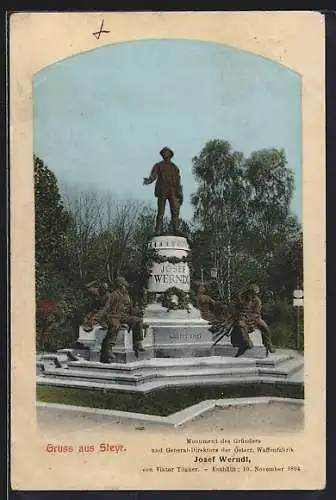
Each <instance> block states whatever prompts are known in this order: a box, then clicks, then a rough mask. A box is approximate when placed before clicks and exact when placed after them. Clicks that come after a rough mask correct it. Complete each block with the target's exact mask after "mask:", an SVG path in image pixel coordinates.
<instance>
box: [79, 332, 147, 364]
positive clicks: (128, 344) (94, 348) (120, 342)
mask: <svg viewBox="0 0 336 500" xmlns="http://www.w3.org/2000/svg"><path fill="white" fill-rule="evenodd" d="M105 335H106V329H104V328H101V327H100V326H96V327H95V328H93V330H91V331H89V332H86V331H85V330H83V328H82V327H80V329H79V337H78V339H77V342H79V343H80V344H82V345H83V346H84V348H86V349H88V350H89V356H88V359H89V361H99V360H100V351H101V344H102V342H103V339H104V337H105ZM112 350H113V353H114V354H115V356H116V358H115V359H114V360H113V362H114V363H127V362H129V361H136V360H139V359H140V360H143V359H148V358H150V357H152V356H153V348H152V345H151V342H149V343H148V342H147V349H145V351H144V352H141V351H140V352H139V353H137V354H136V353H135V352H134V350H133V341H132V332H131V331H130V332H129V331H128V329H127V328H121V329H120V330H119V332H118V335H117V338H116V343H115V346H114V347H113V349H112Z"/></svg>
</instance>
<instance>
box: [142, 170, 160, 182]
mask: <svg viewBox="0 0 336 500" xmlns="http://www.w3.org/2000/svg"><path fill="white" fill-rule="evenodd" d="M157 176H158V167H157V165H154V167H153V168H152V170H151V173H150V176H149V177H144V180H143V183H144V185H145V186H146V185H147V184H152V182H154V181H156V179H157Z"/></svg>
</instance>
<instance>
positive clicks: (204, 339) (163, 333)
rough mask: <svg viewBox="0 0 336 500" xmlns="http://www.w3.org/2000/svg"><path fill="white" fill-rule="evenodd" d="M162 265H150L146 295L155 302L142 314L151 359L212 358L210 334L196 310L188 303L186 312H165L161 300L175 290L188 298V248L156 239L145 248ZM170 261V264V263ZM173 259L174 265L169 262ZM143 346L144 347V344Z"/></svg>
mask: <svg viewBox="0 0 336 500" xmlns="http://www.w3.org/2000/svg"><path fill="white" fill-rule="evenodd" d="M148 248H149V249H154V250H155V251H156V254H157V255H158V256H159V257H160V260H162V262H155V260H154V262H153V265H152V270H151V276H150V278H149V282H148V292H149V293H152V294H153V293H155V300H154V301H153V302H152V303H151V304H149V305H148V306H147V307H146V309H145V312H144V322H145V323H146V324H148V325H149V331H150V339H151V342H152V348H153V353H154V356H155V357H157V358H167V357H168V358H176V357H179V358H183V357H199V356H211V354H212V353H211V346H212V334H211V333H210V332H209V324H208V322H207V321H205V320H204V319H202V317H201V313H200V311H199V310H197V309H195V307H193V306H192V304H190V303H189V305H188V309H174V310H168V309H167V308H165V307H163V306H162V305H161V303H160V297H162V294H163V293H164V292H165V291H166V290H168V289H169V288H172V287H175V288H178V289H180V290H182V291H183V292H184V293H186V294H188V293H189V291H190V270H189V266H188V255H189V252H190V247H189V245H188V242H187V240H186V238H183V237H181V236H156V237H154V238H152V239H151V241H150V242H149V244H148ZM165 258H166V259H167V260H166V261H165V260H164V259H165ZM169 259H170V260H169ZM174 259H175V260H176V261H177V262H172V261H174ZM175 299H176V300H178V297H175ZM144 345H145V344H144Z"/></svg>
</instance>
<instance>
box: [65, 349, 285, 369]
mask: <svg viewBox="0 0 336 500" xmlns="http://www.w3.org/2000/svg"><path fill="white" fill-rule="evenodd" d="M290 359H292V355H290V354H286V355H283V354H279V355H276V354H274V355H272V356H270V357H269V358H265V359H264V360H255V359H251V358H244V357H241V358H227V357H219V356H212V357H208V358H179V359H176V358H173V359H168V358H154V359H151V360H148V361H143V362H141V361H140V362H139V361H136V362H132V363H127V364H123V363H108V364H105V363H100V362H94V361H71V362H69V363H68V364H67V366H68V367H69V370H76V371H87V370H90V371H98V372H111V373H112V372H113V373H116V372H118V373H125V374H126V373H138V372H140V373H152V372H153V370H158V371H160V372H165V371H167V372H170V371H171V370H172V369H173V370H176V369H179V368H181V369H182V368H183V370H184V372H185V373H189V372H190V371H193V370H195V369H197V370H204V369H212V368H215V369H223V368H238V367H251V366H258V367H262V366H266V367H272V366H273V367H276V366H279V365H280V364H282V363H284V362H286V361H288V360H290Z"/></svg>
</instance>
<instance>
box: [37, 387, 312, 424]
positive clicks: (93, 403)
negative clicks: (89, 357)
mask: <svg viewBox="0 0 336 500" xmlns="http://www.w3.org/2000/svg"><path fill="white" fill-rule="evenodd" d="M36 395H37V400H38V401H43V402H45V403H59V404H67V405H73V406H87V407H90V408H105V409H109V410H121V411H129V412H135V413H145V414H150V415H160V416H168V415H170V414H171V413H175V412H177V411H180V410H183V409H185V408H188V407H189V406H192V405H194V404H196V403H199V402H201V401H204V400H206V399H224V398H243V397H256V396H279V397H289V398H299V399H303V397H304V391H303V385H302V384H299V383H292V384H282V383H274V384H265V383H262V382H261V383H257V384H252V385H239V384H237V385H234V386H229V387H228V386H226V387H221V386H219V385H216V386H207V387H197V386H193V387H178V388H177V387H169V388H165V389H158V390H156V391H152V392H150V393H147V394H139V393H135V392H120V391H114V390H111V391H110V390H107V389H105V390H102V389H77V388H72V387H70V388H65V387H52V386H38V387H37V392H36Z"/></svg>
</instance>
